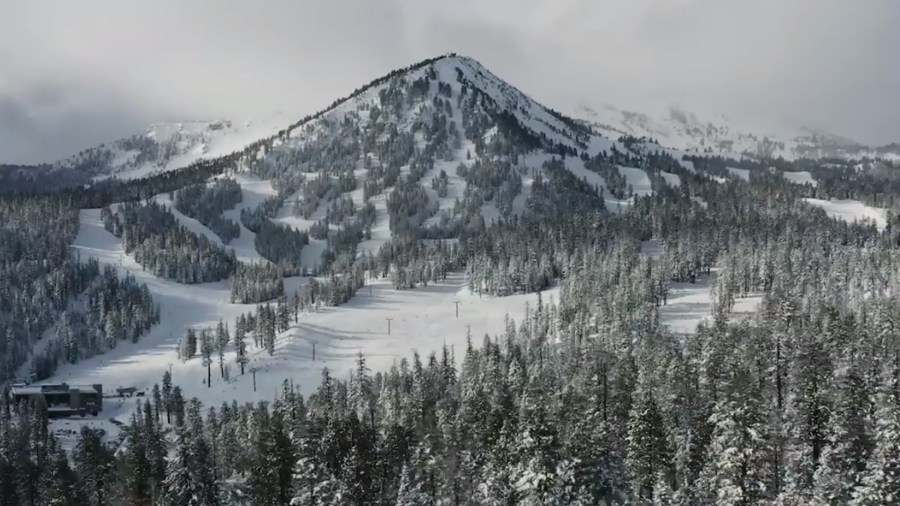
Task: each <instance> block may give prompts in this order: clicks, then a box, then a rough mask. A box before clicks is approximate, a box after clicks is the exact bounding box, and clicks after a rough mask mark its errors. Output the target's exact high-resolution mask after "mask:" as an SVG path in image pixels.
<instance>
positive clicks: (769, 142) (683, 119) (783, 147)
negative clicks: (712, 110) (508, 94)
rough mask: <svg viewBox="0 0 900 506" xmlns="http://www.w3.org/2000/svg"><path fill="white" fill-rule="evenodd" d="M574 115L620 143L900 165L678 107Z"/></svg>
mask: <svg viewBox="0 0 900 506" xmlns="http://www.w3.org/2000/svg"><path fill="white" fill-rule="evenodd" d="M573 115H574V116H575V117H578V118H580V119H583V120H584V121H585V122H586V123H588V124H590V125H591V126H592V127H593V128H594V129H596V130H597V131H599V132H602V133H604V134H606V135H609V136H610V137H612V138H617V137H618V136H621V135H628V136H633V137H649V138H652V139H654V140H655V141H657V142H658V143H659V144H661V145H663V146H666V147H670V148H675V149H680V150H683V151H688V152H695V153H713V154H721V155H749V156H753V157H755V158H772V157H783V158H785V159H797V158H832V157H837V158H862V157H870V158H883V159H894V160H898V159H900V146H898V145H897V144H896V143H894V144H889V145H886V146H880V147H873V146H865V145H863V144H862V143H859V142H856V141H854V140H851V139H847V138H844V137H841V136H839V135H835V134H831V133H828V132H825V131H823V130H819V129H812V128H806V127H794V126H789V125H784V124H777V123H773V122H769V123H768V124H759V123H758V122H752V121H744V120H740V119H734V118H730V117H727V116H725V115H721V114H700V113H697V112H695V111H689V110H686V109H685V108H682V107H678V106H669V107H663V108H660V109H657V110H655V111H653V112H635V111H632V110H624V109H620V108H617V107H613V106H608V105H606V106H601V107H591V106H587V105H581V106H578V107H576V108H575V110H574V111H573Z"/></svg>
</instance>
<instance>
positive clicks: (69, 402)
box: [10, 383, 103, 416]
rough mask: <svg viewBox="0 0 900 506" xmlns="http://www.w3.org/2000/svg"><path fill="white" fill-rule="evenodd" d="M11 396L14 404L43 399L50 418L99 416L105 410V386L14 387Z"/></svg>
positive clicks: (54, 385)
mask: <svg viewBox="0 0 900 506" xmlns="http://www.w3.org/2000/svg"><path fill="white" fill-rule="evenodd" d="M10 395H11V396H12V400H13V403H15V404H18V403H20V402H31V401H32V400H33V399H35V398H38V397H41V398H43V400H44V404H45V405H46V406H47V412H48V414H49V415H50V416H72V415H81V416H85V415H88V414H90V415H97V413H99V412H100V411H102V410H103V385H99V384H96V385H69V384H66V383H55V384H45V385H25V386H14V387H13V388H12V389H11V391H10Z"/></svg>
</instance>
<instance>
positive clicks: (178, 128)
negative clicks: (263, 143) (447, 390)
mask: <svg viewBox="0 0 900 506" xmlns="http://www.w3.org/2000/svg"><path fill="white" fill-rule="evenodd" d="M299 117H300V116H299V115H294V114H283V113H276V114H272V115H269V116H267V117H264V118H262V119H260V120H253V121H234V122H232V121H228V120H217V121H209V122H179V123H157V124H154V125H151V126H150V127H149V128H148V129H147V130H146V131H145V132H144V133H143V134H141V135H142V136H143V137H146V138H148V139H153V140H155V141H156V142H158V143H159V145H160V146H162V148H161V150H166V151H170V152H171V153H172V156H170V157H159V158H157V159H154V160H150V161H146V162H144V163H140V164H137V165H136V166H135V164H134V163H133V160H135V158H136V156H137V155H138V154H139V153H138V152H137V151H135V150H130V151H123V150H122V149H120V148H119V146H118V144H119V142H120V141H115V142H112V143H110V144H109V149H111V150H112V151H113V154H114V158H113V160H114V161H113V163H112V164H111V169H112V170H113V171H114V173H113V174H110V175H114V176H115V177H116V178H118V179H137V178H140V177H145V176H148V175H151V174H154V173H158V172H165V171H169V170H176V169H180V168H182V167H186V166H188V165H190V164H191V163H193V162H195V161H197V160H202V159H210V158H215V157H218V156H223V155H227V154H230V153H233V152H235V151H240V150H242V149H244V147H246V146H247V145H249V144H252V143H253V142H255V141H257V140H259V139H263V138H266V137H269V136H272V135H275V134H276V133H278V131H280V130H282V129H284V128H286V127H287V126H288V125H290V124H291V122H293V121H296V120H297V118H299ZM62 163H66V161H63V162H62ZM106 177H109V175H104V176H100V177H97V178H95V179H96V180H102V179H105V178H106Z"/></svg>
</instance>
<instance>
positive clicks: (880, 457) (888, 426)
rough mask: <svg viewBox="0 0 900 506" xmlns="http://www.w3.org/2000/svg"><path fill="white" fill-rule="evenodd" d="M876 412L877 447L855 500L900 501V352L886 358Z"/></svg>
mask: <svg viewBox="0 0 900 506" xmlns="http://www.w3.org/2000/svg"><path fill="white" fill-rule="evenodd" d="M882 378H883V379H882V384H881V389H880V391H879V393H878V399H877V403H876V413H875V438H874V439H875V449H874V451H873V452H872V455H871V457H870V459H869V462H868V464H867V466H866V470H865V475H864V477H863V482H862V486H860V487H859V488H858V489H857V490H856V491H855V493H854V495H853V504H857V505H860V506H862V505H866V506H868V505H875V504H895V503H897V502H898V501H900V354H897V355H895V356H894V357H892V360H889V361H887V363H886V364H885V366H884V371H883V373H882Z"/></svg>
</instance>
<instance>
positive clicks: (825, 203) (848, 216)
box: [803, 198, 887, 230]
mask: <svg viewBox="0 0 900 506" xmlns="http://www.w3.org/2000/svg"><path fill="white" fill-rule="evenodd" d="M803 200H805V201H806V202H807V203H808V204H811V205H814V206H816V207H821V208H822V209H824V210H825V212H826V213H828V216H831V217H832V218H835V219H839V220H844V221H847V222H850V223H852V222H856V221H863V220H869V221H873V222H874V223H875V226H877V227H878V230H884V227H885V226H887V212H886V211H885V210H884V209H879V208H877V207H872V206H868V205H866V204H863V203H862V202H860V201H858V200H822V199H811V198H808V199H803Z"/></svg>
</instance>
